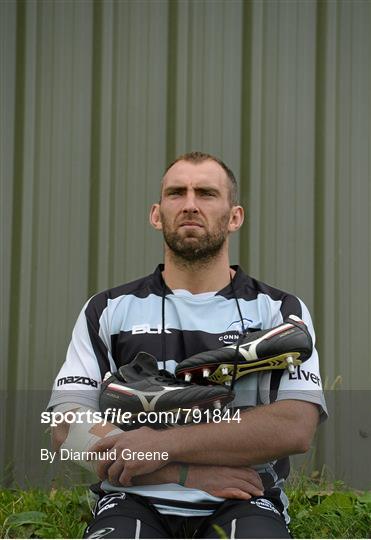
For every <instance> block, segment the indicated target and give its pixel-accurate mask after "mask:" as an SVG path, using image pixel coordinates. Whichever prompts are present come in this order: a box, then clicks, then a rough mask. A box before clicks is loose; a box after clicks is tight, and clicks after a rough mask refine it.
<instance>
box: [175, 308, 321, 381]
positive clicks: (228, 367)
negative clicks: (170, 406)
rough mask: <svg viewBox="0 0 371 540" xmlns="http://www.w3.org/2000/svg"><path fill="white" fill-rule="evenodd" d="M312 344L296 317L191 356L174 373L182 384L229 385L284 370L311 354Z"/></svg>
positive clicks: (304, 326)
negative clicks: (258, 372) (241, 378)
mask: <svg viewBox="0 0 371 540" xmlns="http://www.w3.org/2000/svg"><path fill="white" fill-rule="evenodd" d="M312 350H313V343H312V338H311V336H310V333H309V331H308V328H307V326H306V325H305V324H304V322H303V321H302V320H301V319H299V317H297V316H296V315H290V316H289V317H288V318H287V319H286V320H285V321H284V322H283V323H282V324H280V325H278V326H275V327H274V328H270V329H268V330H261V331H258V332H252V333H251V334H247V335H245V336H243V335H241V337H240V339H239V340H238V341H236V342H235V343H233V344H232V345H227V346H226V347H221V348H220V349H215V350H213V351H204V352H201V353H199V354H195V355H194V356H191V357H190V358H187V359H186V360H183V362H180V364H178V366H177V368H176V370H175V373H176V376H177V377H179V378H180V377H181V378H183V379H184V380H185V381H187V382H190V381H193V382H196V383H201V382H202V380H204V382H205V383H210V382H211V383H216V384H226V385H228V384H230V382H231V381H232V379H234V380H237V379H239V378H240V377H244V376H245V375H249V374H250V373H253V372H256V371H267V370H271V369H286V368H287V369H288V370H289V371H290V373H293V372H294V369H295V368H294V366H297V365H299V364H301V363H302V362H304V361H305V360H307V359H308V358H309V357H310V355H311V354H312Z"/></svg>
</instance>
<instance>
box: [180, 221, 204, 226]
mask: <svg viewBox="0 0 371 540" xmlns="http://www.w3.org/2000/svg"><path fill="white" fill-rule="evenodd" d="M180 227H203V225H201V223H197V222H196V221H183V223H181V224H180Z"/></svg>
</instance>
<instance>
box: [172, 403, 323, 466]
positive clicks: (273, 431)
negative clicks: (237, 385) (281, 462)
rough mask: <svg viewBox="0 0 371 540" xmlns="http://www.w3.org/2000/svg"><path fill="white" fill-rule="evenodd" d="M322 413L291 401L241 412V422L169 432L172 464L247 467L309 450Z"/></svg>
mask: <svg viewBox="0 0 371 540" xmlns="http://www.w3.org/2000/svg"><path fill="white" fill-rule="evenodd" d="M317 423H318V410H317V407H316V406H315V405H312V404H311V403H307V402H301V401H294V400H287V401H280V402H277V403H274V404H271V405H267V406H261V407H256V408H254V409H252V410H250V411H247V412H244V413H241V422H240V423H238V422H236V421H231V422H229V423H227V422H221V423H219V424H199V425H191V426H184V427H182V428H178V429H175V430H174V431H173V433H172V434H171V433H168V435H167V437H168V440H169V455H170V459H171V461H173V462H174V461H182V462H187V463H203V464H207V463H213V464H214V465H233V466H246V465H254V464H259V463H265V462H267V461H271V460H274V459H278V458H280V457H284V456H288V455H291V454H298V453H304V452H306V451H307V449H308V447H309V445H310V441H311V439H312V437H313V434H314V431H315V428H316V426H317Z"/></svg>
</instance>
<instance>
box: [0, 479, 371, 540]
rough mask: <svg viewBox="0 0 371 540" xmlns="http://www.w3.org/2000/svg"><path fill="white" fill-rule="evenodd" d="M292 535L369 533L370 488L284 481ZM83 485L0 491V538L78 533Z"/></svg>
mask: <svg viewBox="0 0 371 540" xmlns="http://www.w3.org/2000/svg"><path fill="white" fill-rule="evenodd" d="M286 491H287V494H288V496H289V498H290V501H291V505H290V515H291V517H292V521H291V525H290V528H291V533H292V535H293V536H294V538H369V537H370V536H369V534H370V531H371V491H368V492H361V491H355V490H350V489H349V488H347V487H346V486H345V485H344V484H343V483H342V482H333V483H330V482H328V481H325V480H324V479H323V478H321V477H320V475H316V474H314V475H312V477H311V478H308V477H305V476H302V475H301V476H297V477H294V479H293V480H291V482H290V484H289V485H288V487H287V490H286ZM91 504H92V503H91V500H90V499H89V495H88V491H87V489H86V488H85V487H78V488H75V489H71V490H67V489H62V488H61V489H56V488H52V489H51V490H50V491H49V492H47V491H44V490H41V489H29V490H27V491H23V490H20V489H5V490H2V491H0V538H81V537H82V534H83V532H84V529H85V527H86V524H87V523H88V522H89V521H90V519H91V511H90V507H91Z"/></svg>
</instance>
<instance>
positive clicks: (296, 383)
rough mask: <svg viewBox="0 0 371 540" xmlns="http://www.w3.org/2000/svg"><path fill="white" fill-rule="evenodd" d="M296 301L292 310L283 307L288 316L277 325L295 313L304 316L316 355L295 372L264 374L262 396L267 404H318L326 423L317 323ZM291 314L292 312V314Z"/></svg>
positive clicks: (262, 399)
mask: <svg viewBox="0 0 371 540" xmlns="http://www.w3.org/2000/svg"><path fill="white" fill-rule="evenodd" d="M296 300H297V302H293V301H292V300H290V301H289V303H290V308H289V309H288V308H287V306H286V307H285V306H284V304H283V308H281V314H282V313H284V314H285V315H284V316H281V320H279V319H280V315H277V314H275V315H274V318H275V324H280V323H281V322H282V321H283V318H285V317H286V316H288V315H289V314H291V313H292V314H293V315H297V316H298V317H300V318H301V319H302V320H303V321H304V322H305V324H306V325H307V327H308V330H309V332H310V334H311V336H312V340H313V352H312V355H311V356H310V357H309V358H308V359H307V360H306V361H305V362H303V363H302V364H301V365H300V366H296V367H295V372H294V373H289V371H288V370H287V369H285V370H284V371H281V370H272V371H270V372H267V373H265V374H262V375H260V378H259V397H260V401H261V403H263V404H267V403H272V402H273V401H280V400H284V399H285V400H286V399H295V400H300V401H308V402H310V403H314V404H316V405H318V407H319V412H320V420H321V421H324V420H325V419H326V418H327V417H328V411H327V406H326V401H325V397H324V393H323V388H322V380H321V375H320V368H319V358H318V352H317V349H316V348H315V343H316V338H315V332H314V328H313V323H312V319H311V316H310V313H309V311H308V308H307V307H306V305H305V304H304V303H303V302H302V301H301V300H299V299H296ZM295 306H296V307H295ZM287 311H290V313H288V312H287ZM286 312H287V313H286Z"/></svg>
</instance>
